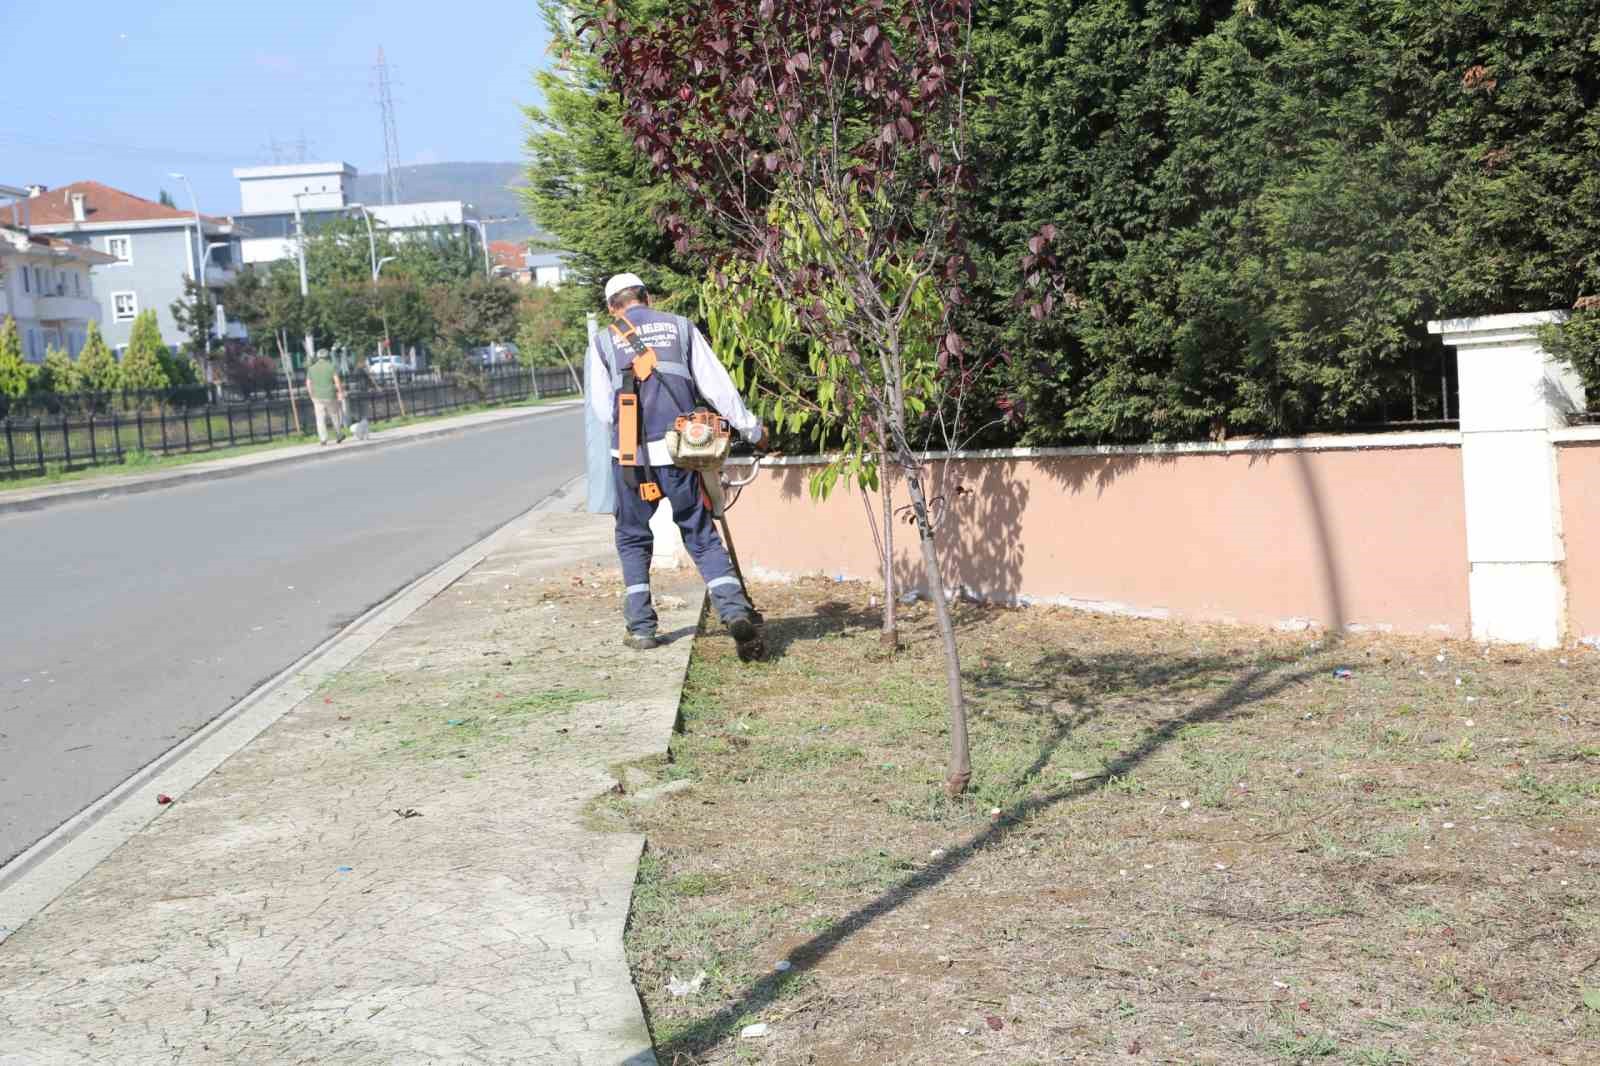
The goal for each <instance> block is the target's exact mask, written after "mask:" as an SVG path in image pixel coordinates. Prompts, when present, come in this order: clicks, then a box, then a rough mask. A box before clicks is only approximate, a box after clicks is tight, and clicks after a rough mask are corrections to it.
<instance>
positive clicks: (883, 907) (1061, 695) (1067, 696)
mask: <svg viewBox="0 0 1600 1066" xmlns="http://www.w3.org/2000/svg"><path fill="white" fill-rule="evenodd" d="M824 606H825V607H826V606H829V605H824ZM837 606H838V607H839V608H842V609H840V610H833V611H825V612H820V613H819V616H818V617H817V618H813V619H797V620H795V621H796V622H797V623H800V624H797V626H796V627H795V631H794V633H793V634H792V636H791V638H790V639H810V638H814V637H815V635H816V633H817V627H819V626H820V627H823V628H824V629H826V628H829V627H831V628H833V629H834V630H835V631H839V630H842V629H844V628H845V627H846V626H848V625H858V626H860V625H864V626H867V627H870V626H871V625H872V624H873V619H874V618H875V617H876V615H875V613H874V612H868V611H859V610H854V609H851V608H848V607H847V606H846V605H842V604H841V605H837ZM1333 639H1334V640H1337V636H1336V635H1335V636H1334V638H1333ZM1326 650H1327V649H1326V648H1324V647H1317V646H1312V647H1308V648H1306V649H1305V650H1304V651H1302V652H1301V653H1300V654H1299V655H1297V656H1295V657H1293V658H1279V659H1276V660H1273V661H1270V662H1265V663H1261V662H1257V663H1255V664H1254V665H1251V666H1250V667H1249V668H1248V669H1247V670H1246V671H1245V672H1244V673H1243V674H1242V676H1239V677H1237V678H1236V679H1235V680H1234V681H1233V682H1232V683H1231V684H1229V685H1228V687H1227V688H1226V689H1224V690H1223V691H1222V692H1220V693H1218V694H1216V695H1215V696H1213V697H1212V698H1210V699H1208V700H1206V701H1205V702H1204V703H1203V704H1201V705H1200V706H1198V707H1194V708H1193V709H1191V710H1189V711H1187V712H1186V713H1182V714H1177V715H1173V716H1171V717H1169V718H1166V719H1165V720H1162V721H1159V722H1157V723H1155V724H1154V725H1153V726H1151V727H1150V728H1148V729H1147V730H1146V732H1145V733H1144V734H1143V736H1142V737H1141V738H1140V739H1139V740H1138V741H1137V742H1136V743H1134V744H1133V745H1132V746H1130V747H1128V748H1126V749H1124V750H1122V751H1119V752H1118V753H1117V754H1116V755H1115V756H1114V757H1113V758H1111V759H1109V760H1107V762H1106V763H1105V766H1104V769H1103V772H1100V773H1096V774H1093V775H1092V776H1087V777H1086V778H1085V779H1083V780H1073V781H1071V782H1070V783H1066V784H1062V785H1059V786H1056V787H1054V788H1051V789H1049V790H1048V791H1043V792H1041V791H1038V790H1035V791H1033V792H1032V793H1031V794H1029V795H1028V796H1027V797H1026V798H1023V799H1019V800H1017V801H1015V802H1013V803H1011V804H1010V805H1009V806H1007V807H1004V808H1002V813H1001V815H1000V817H998V818H996V819H994V820H993V822H992V823H991V824H990V825H989V826H987V827H986V828H984V829H983V830H982V831H981V832H979V833H978V834H977V835H976V836H974V837H973V838H972V839H971V840H969V841H967V842H966V843H964V844H961V845H959V846H956V847H952V848H950V849H949V850H948V852H947V853H946V854H945V855H944V857H942V858H940V859H936V860H934V861H932V862H930V863H929V864H928V865H927V866H925V867H923V868H922V869H920V870H918V871H916V872H915V873H913V874H911V875H910V876H908V877H906V878H904V879H903V880H901V881H900V882H899V883H897V884H895V885H892V886H890V887H889V888H887V889H885V890H884V891H883V892H881V893H880V894H878V895H877V896H876V897H875V898H873V899H872V900H871V901H869V902H867V903H865V904H863V905H862V906H860V907H858V908H857V909H856V910H854V911H852V912H851V913H850V914H848V915H847V916H845V917H844V918H842V919H841V920H840V921H838V922H836V923H834V924H832V925H830V926H829V927H828V929H827V930H826V931H824V932H821V933H818V934H817V935H816V936H814V937H812V938H811V939H810V940H808V941H806V942H805V943H803V944H801V945H800V946H798V947H797V948H794V949H793V950H792V951H791V952H790V953H789V955H788V959H789V961H790V962H791V963H792V964H793V969H791V970H789V971H787V972H784V973H776V972H775V973H771V974H768V975H766V976H765V977H762V978H761V979H760V980H758V981H756V982H755V983H754V984H752V985H751V986H750V987H749V988H747V989H746V990H745V991H744V993H743V994H742V995H740V996H739V997H738V998H737V999H735V1000H733V1001H732V1002H730V1003H728V1004H726V1005H725V1006H723V1007H722V1008H721V1009H720V1010H718V1011H717V1012H716V1013H714V1014H712V1015H710V1016H708V1017H706V1018H703V1019H701V1020H700V1021H698V1022H695V1023H693V1024H692V1025H690V1026H688V1027H686V1028H684V1029H682V1030H680V1031H679V1032H677V1033H676V1034H674V1036H673V1037H672V1039H671V1040H669V1041H667V1042H666V1043H665V1044H663V1045H662V1046H661V1047H660V1048H659V1049H658V1051H659V1053H660V1054H661V1055H662V1057H663V1061H665V1062H669V1063H676V1062H684V1061H687V1062H696V1061H699V1058H698V1057H699V1056H701V1055H703V1054H705V1053H706V1052H708V1051H710V1050H712V1049H714V1048H717V1047H719V1046H721V1045H722V1044H724V1043H726V1042H727V1041H728V1040H730V1039H732V1038H733V1037H734V1036H735V1035H736V1027H737V1025H738V1024H739V1022H740V1021H741V1020H742V1019H743V1018H745V1017H746V1016H747V1015H749V1014H752V1013H756V1012H759V1011H761V1010H762V1009H764V1008H765V1007H767V1006H768V1005H769V1004H770V1003H771V1002H772V1001H774V1000H775V999H777V998H779V997H780V996H781V995H782V994H783V992H784V990H785V988H786V987H787V986H788V985H789V984H790V983H792V982H794V981H796V980H799V979H800V978H801V977H802V976H803V975H804V974H805V972H806V971H807V970H809V969H810V968H811V967H813V966H815V965H816V964H817V963H819V962H821V961H822V960H823V959H825V958H827V957H828V956H829V955H830V954H832V953H833V952H834V951H835V950H836V949H837V948H839V947H840V946H841V945H842V944H844V943H845V942H846V941H848V940H849V939H850V938H851V937H853V936H855V935H856V934H857V933H859V932H862V931H863V930H865V929H866V928H867V927H869V926H871V925H872V924H873V923H874V922H876V921H877V920H878V919H880V918H883V917H885V916H886V915H888V914H890V913H892V912H893V911H895V910H897V909H898V908H900V907H901V906H903V905H905V904H906V903H909V902H911V901H912V900H914V899H916V898H917V897H919V896H921V895H922V894H923V893H925V892H927V891H929V890H930V889H933V888H936V887H938V886H939V885H940V884H942V883H943V882H944V881H946V880H947V879H948V878H950V877H951V876H952V875H953V874H955V873H957V872H958V871H960V870H961V869H962V868H963V867H964V866H966V865H967V863H968V862H970V861H971V860H972V859H973V858H974V857H975V856H977V855H978V854H979V853H980V852H983V851H985V850H987V849H990V848H994V847H997V846H1000V845H1001V844H1003V843H1004V842H1005V840H1006V839H1007V837H1008V836H1009V835H1010V833H1011V832H1012V831H1013V829H1014V828H1016V827H1018V826H1019V825H1021V824H1022V823H1024V822H1025V821H1026V819H1027V818H1028V817H1029V816H1030V815H1033V814H1036V813H1039V812H1041V811H1045V810H1049V809H1052V808H1054V807H1057V806H1059V805H1061V804H1064V803H1069V802H1071V801H1073V800H1076V799H1080V798H1083V797H1085V796H1087V795H1089V794H1091V793H1092V792H1093V791H1094V790H1096V789H1098V788H1100V787H1101V786H1102V784H1103V782H1104V781H1105V780H1108V779H1112V778H1117V777H1123V776H1126V775H1127V774H1129V773H1131V772H1133V770H1134V769H1136V768H1137V767H1138V766H1139V765H1140V764H1142V763H1143V762H1145V761H1146V760H1147V759H1149V758H1150V757H1151V756H1153V755H1155V754H1156V753H1157V752H1159V751H1160V750H1162V749H1163V748H1164V747H1166V745H1167V744H1168V743H1169V742H1170V741H1172V740H1173V739H1174V738H1175V737H1176V736H1177V735H1178V734H1179V733H1180V732H1182V731H1183V730H1184V729H1185V728H1187V727H1189V726H1193V725H1199V724H1203V723H1209V722H1220V721H1227V720H1230V719H1233V718H1236V717H1238V716H1239V715H1240V714H1241V713H1243V712H1244V711H1245V710H1246V708H1248V707H1250V706H1251V705H1253V704H1256V703H1259V702H1260V701H1262V700H1266V699H1270V698H1272V697H1274V696H1276V695H1278V694H1280V693H1282V692H1284V691H1286V690H1287V689H1290V688H1292V687H1293V686H1295V685H1297V684H1300V683H1301V682H1303V681H1306V680H1308V679H1310V678H1312V677H1315V676H1317V675H1319V674H1320V673H1321V672H1322V669H1323V667H1322V665H1321V664H1313V662H1312V660H1313V659H1318V658H1322V657H1323V656H1325V654H1326ZM1237 665H1239V663H1238V659H1237V658H1236V657H1230V656H1206V655H1194V656H1183V657H1179V658H1152V657H1151V656H1148V655H1140V654H1137V653H1133V652H1126V653H1114V654H1111V655H1088V656H1079V655H1074V654H1072V653H1070V652H1061V653H1056V654H1052V655H1048V656H1045V657H1044V658H1043V659H1041V660H1037V661H1035V662H1032V663H1030V664H1029V667H1028V670H1027V673H1026V674H1023V675H1011V674H1010V673H1009V672H1004V671H999V670H997V669H995V668H992V667H986V668H983V669H979V670H975V671H967V672H965V679H966V682H967V685H968V687H969V691H971V692H972V694H973V696H974V707H975V708H976V707H981V706H982V704H983V702H984V696H985V695H986V694H988V693H1002V692H1003V693H1006V694H1007V696H1008V697H1009V696H1010V695H1011V694H1016V696H1017V697H1018V698H1017V701H1016V702H1017V703H1020V704H1021V705H1022V706H1023V707H1026V708H1029V709H1031V710H1032V711H1034V712H1042V713H1038V714H1037V717H1039V719H1040V720H1041V721H1042V722H1048V723H1049V729H1048V732H1047V733H1046V734H1045V736H1044V737H1043V739H1042V740H1041V742H1040V747H1039V751H1038V754H1037V756H1036V757H1035V758H1034V760H1033V762H1032V763H1031V764H1030V765H1029V766H1028V767H1027V769H1025V770H1024V771H1022V772H1021V773H1020V774H1019V775H1017V776H1016V778H1014V779H1013V781H1012V782H1011V783H1010V784H1011V786H1012V787H1013V788H1014V789H1017V790H1020V789H1021V788H1022V787H1023V786H1026V785H1027V784H1028V783H1029V782H1031V781H1034V780H1035V779H1036V778H1038V776H1039V775H1040V774H1041V773H1043V772H1044V770H1045V768H1046V767H1047V766H1049V765H1050V762H1051V760H1052V759H1053V758H1054V756H1055V754H1056V752H1057V751H1058V750H1059V748H1060V747H1061V745H1062V744H1063V743H1065V742H1066V741H1067V740H1068V738H1070V737H1071V735H1072V733H1073V731H1074V730H1077V729H1080V728H1082V727H1083V726H1085V725H1087V724H1088V723H1090V722H1092V721H1094V720H1095V719H1097V718H1099V717H1101V716H1102V715H1103V714H1105V713H1107V711H1108V710H1110V708H1108V707H1107V706H1105V705H1104V701H1096V702H1094V703H1088V704H1086V703H1085V701H1083V700H1081V698H1080V697H1078V696H1075V695H1074V694H1073V693H1072V692H1071V691H1069V687H1068V686H1067V685H1065V684H1064V683H1063V679H1067V680H1074V681H1076V682H1078V683H1079V685H1078V687H1081V685H1082V683H1084V682H1088V683H1089V684H1090V686H1091V687H1092V688H1093V689H1094V690H1095V691H1097V692H1109V693H1110V694H1112V695H1113V696H1115V695H1116V694H1118V693H1121V692H1129V693H1133V692H1144V693H1149V694H1150V695H1151V696H1152V697H1158V696H1159V695H1160V694H1161V693H1162V691H1163V690H1166V691H1167V692H1168V693H1169V694H1175V693H1173V690H1174V689H1176V690H1177V691H1178V692H1181V691H1182V688H1183V686H1184V685H1185V684H1186V683H1188V682H1192V681H1195V680H1197V679H1199V678H1202V677H1205V676H1208V675H1213V674H1215V673H1216V672H1217V671H1219V670H1222V669H1227V668H1229V667H1234V666H1237ZM1063 700H1065V701H1067V702H1068V703H1069V704H1071V711H1070V713H1062V712H1061V710H1060V709H1059V707H1058V705H1059V703H1060V702H1061V701H1063Z"/></svg>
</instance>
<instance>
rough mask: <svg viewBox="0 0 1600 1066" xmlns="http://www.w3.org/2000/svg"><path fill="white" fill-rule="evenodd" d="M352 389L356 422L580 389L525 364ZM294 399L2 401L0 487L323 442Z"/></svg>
mask: <svg viewBox="0 0 1600 1066" xmlns="http://www.w3.org/2000/svg"><path fill="white" fill-rule="evenodd" d="M280 385H281V382H280ZM347 385H348V387H347V390H346V397H347V403H348V407H349V421H350V422H351V423H354V422H357V421H360V420H361V419H366V420H367V421H368V422H369V423H371V422H386V421H390V420H393V419H396V418H401V417H408V418H416V417H419V416H428V415H436V414H441V413H443V412H447V411H453V410H458V409H460V408H463V407H472V406H477V405H481V404H501V403H514V402H516V401H519V400H526V399H530V398H536V397H547V396H570V395H573V394H575V393H577V392H578V391H579V390H578V387H577V385H576V384H575V383H574V382H573V379H572V375H571V374H570V373H568V372H567V371H566V370H564V369H563V370H552V369H545V368H541V369H537V370H528V369H525V368H523V367H517V366H507V367H495V368H491V369H488V370H484V371H481V372H477V373H467V374H456V375H429V376H422V375H410V374H405V373H401V374H398V375H394V376H385V377H380V378H377V379H371V378H367V377H366V376H365V375H361V376H360V378H359V379H358V380H353V381H350V382H348V383H347ZM294 396H295V399H294V401H293V402H292V403H291V401H290V399H289V394H288V390H287V389H285V388H277V389H273V390H270V391H267V392H264V393H257V394H255V395H252V396H248V397H241V396H228V395H227V394H226V393H224V395H223V396H222V397H221V398H218V397H216V396H215V395H214V394H208V390H207V389H206V388H205V387H204V386H186V387H183V388H178V389H163V390H155V391H146V392H113V393H78V394H71V395H63V396H42V397H30V398H27V399H25V400H9V401H5V400H0V403H4V404H5V407H4V408H0V479H3V478H7V477H30V476H37V475H43V474H47V473H50V472H52V471H60V472H65V471H68V470H78V469H83V468H85V467H91V466H97V465H101V464H106V463H122V462H125V461H127V460H128V457H129V456H135V457H137V456H171V455H185V454H192V453H196V452H209V451H220V450H222V449H226V448H234V447H239V446H241V445H249V444H266V443H270V442H272V441H276V440H281V439H283V438H286V437H295V436H302V437H303V436H313V435H315V433H316V428H315V422H314V421H313V416H312V410H311V400H310V398H309V397H308V396H307V395H306V393H305V391H304V389H303V388H300V387H296V389H295V390H294ZM296 410H298V414H299V427H300V429H299V431H298V432H297V430H296V420H295V415H296Z"/></svg>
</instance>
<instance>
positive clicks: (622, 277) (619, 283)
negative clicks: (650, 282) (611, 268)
mask: <svg viewBox="0 0 1600 1066" xmlns="http://www.w3.org/2000/svg"><path fill="white" fill-rule="evenodd" d="M642 288H644V282H642V281H640V280H639V275H637V274H615V275H613V276H612V278H611V280H610V281H608V282H606V302H607V303H610V302H611V298H612V297H613V296H615V295H616V294H617V293H619V292H621V291H622V290H623V289H642Z"/></svg>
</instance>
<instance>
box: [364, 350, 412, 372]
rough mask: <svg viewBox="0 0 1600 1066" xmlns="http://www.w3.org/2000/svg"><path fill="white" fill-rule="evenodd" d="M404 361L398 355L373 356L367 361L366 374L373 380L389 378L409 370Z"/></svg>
mask: <svg viewBox="0 0 1600 1066" xmlns="http://www.w3.org/2000/svg"><path fill="white" fill-rule="evenodd" d="M409 369H410V367H408V366H406V361H405V360H404V359H402V358H400V357H399V356H398V355H375V356H373V357H372V358H371V359H368V360H367V373H368V374H370V375H372V376H373V377H375V378H387V377H391V376H393V375H394V374H396V373H399V372H400V371H402V370H409Z"/></svg>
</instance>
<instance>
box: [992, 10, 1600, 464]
mask: <svg viewBox="0 0 1600 1066" xmlns="http://www.w3.org/2000/svg"><path fill="white" fill-rule="evenodd" d="M1597 35H1600V9H1597V8H1596V7H1595V6H1594V5H1593V4H1592V3H1587V2H1584V0H1552V2H1549V3H1542V4H1539V5H1535V6H1533V7H1529V6H1527V5H1522V4H1517V3H1515V2H1513V0H1481V2H1475V3H1471V4H1461V3H1456V2H1454V0H1419V2H1416V3H1407V4H1400V5H1396V4H1393V3H1388V2H1385V0H1331V2H1328V3H1318V4H1303V3H1290V2H1280V0H1256V2H1252V3H1249V4H1246V3H1229V4H1201V3H1196V2H1193V0H1152V2H1151V3H1148V4H1141V5H1138V6H1136V7H1130V6H1129V5H1127V4H1126V3H1124V2H1122V0H1086V2H1081V3H1063V2H1060V0H996V2H995V3H990V4H985V5H982V7H981V8H980V24H979V29H978V32H977V42H978V43H977V54H978V61H979V62H978V66H979V71H980V79H981V84H980V85H979V94H980V95H981V96H982V97H984V98H985V99H986V100H987V101H989V103H990V104H991V106H989V107H986V108H984V109H980V110H979V111H978V112H977V113H976V114H977V121H978V122H979V123H980V124H981V125H980V128H979V130H978V133H979V135H978V137H977V138H976V143H977V144H978V146H979V150H980V154H979V158H978V159H977V161H976V162H977V164H978V166H979V168H980V172H981V174H982V179H981V180H980V181H979V182H978V183H977V185H976V187H975V188H976V192H977V195H976V196H975V197H974V204H975V216H974V224H972V225H971V226H970V227H969V233H971V234H972V236H973V240H974V246H975V252H976V254H975V259H976V260H977V261H978V263H979V265H980V268H981V281H980V283H979V284H978V285H977V286H974V293H975V297H976V298H975V299H974V301H973V304H972V305H971V306H970V307H969V308H968V311H969V316H968V325H969V328H970V331H971V334H972V337H973V339H975V340H977V341H978V342H979V343H980V344H982V345H984V346H986V347H991V348H993V349H995V350H999V349H1005V350H1009V351H1012V352H1016V353H1027V354H1026V356H1025V357H1023V356H1020V355H1019V357H1017V358H1015V359H1013V360H1012V361H1011V363H1010V365H1009V366H1008V367H1006V368H1005V369H1004V370H1003V371H1002V372H1000V373H999V374H997V376H996V377H997V384H998V385H999V387H1000V388H1001V389H1002V390H1003V391H1004V393H1005V399H1006V401H1007V405H1008V409H1009V410H1010V411H1011V412H1012V413H1013V415H1015V416H1016V418H1015V421H1014V426H1015V428H1017V429H1019V430H1020V433H1021V437H1022V442H1023V443H1028V444H1054V443H1063V442H1069V441H1074V440H1147V439H1193V438H1196V437H1202V436H1205V435H1207V434H1216V435H1222V434H1226V433H1237V432H1255V433H1260V432H1270V433H1284V432H1298V431H1301V430H1304V429H1307V428H1313V427H1316V426H1322V425H1340V424H1350V423H1360V422H1365V421H1376V420H1380V419H1385V418H1388V419H1393V418H1407V417H1411V416H1412V414H1413V411H1415V413H1416V415H1417V416H1419V417H1422V418H1438V417H1441V415H1442V413H1443V412H1442V410H1441V402H1440V400H1439V398H1438V396H1437V392H1436V390H1433V389H1425V390H1422V391H1421V392H1420V394H1417V397H1416V406H1415V407H1413V395H1414V394H1413V392H1412V383H1413V382H1414V381H1415V380H1419V379H1420V380H1421V381H1423V382H1428V381H1437V380H1438V374H1439V371H1440V370H1441V368H1442V367H1443V366H1446V365H1447V364H1446V363H1445V359H1446V358H1447V356H1446V353H1445V352H1444V350H1443V349H1442V347H1441V346H1440V345H1439V343H1438V342H1437V340H1435V339H1431V338H1429V337H1428V336H1427V335H1426V333H1425V332H1424V330H1423V328H1422V323H1423V322H1424V321H1426V320H1427V319H1429V318H1437V317H1441V316H1446V315H1459V314H1478V313H1487V312H1492V311H1510V310H1526V309H1537V308H1544V307H1549V306H1570V305H1571V303H1572V302H1573V300H1574V299H1576V298H1577V297H1578V296H1580V295H1583V294H1585V293H1592V292H1595V291H1597V286H1600V256H1597V255H1596V254H1595V251H1594V249H1595V248H1597V247H1600V175H1597V173H1596V169H1595V167H1594V166H1593V160H1594V158H1595V157H1596V152H1597V150H1600V111H1597V109H1596V108H1595V107H1594V106H1593V102H1594V100H1595V93H1596V89H1595V82H1594V78H1593V70H1594V56H1595V52H1594V44H1593V42H1594V41H1595V40H1596V39H1597ZM1047 224H1050V225H1053V226H1054V227H1055V229H1056V231H1057V236H1056V237H1055V238H1054V239H1053V240H1051V241H1050V242H1048V243H1049V248H1048V249H1047V250H1045V251H1044V255H1043V256H1041V254H1040V252H1035V251H1032V250H1029V251H1028V252H1023V251H1021V249H1022V247H1023V245H1024V244H1025V243H1026V242H1028V241H1029V240H1030V239H1031V238H1032V237H1034V236H1037V235H1039V234H1040V232H1041V230H1042V229H1043V227H1044V226H1045V225H1047ZM1045 297H1048V298H1049V302H1050V305H1051V306H1049V307H1045V306H1043V304H1044V302H1045V299H1044V298H1045ZM1029 310H1033V311H1035V312H1036V314H1035V315H1030V314H1029V313H1028V312H1029Z"/></svg>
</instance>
